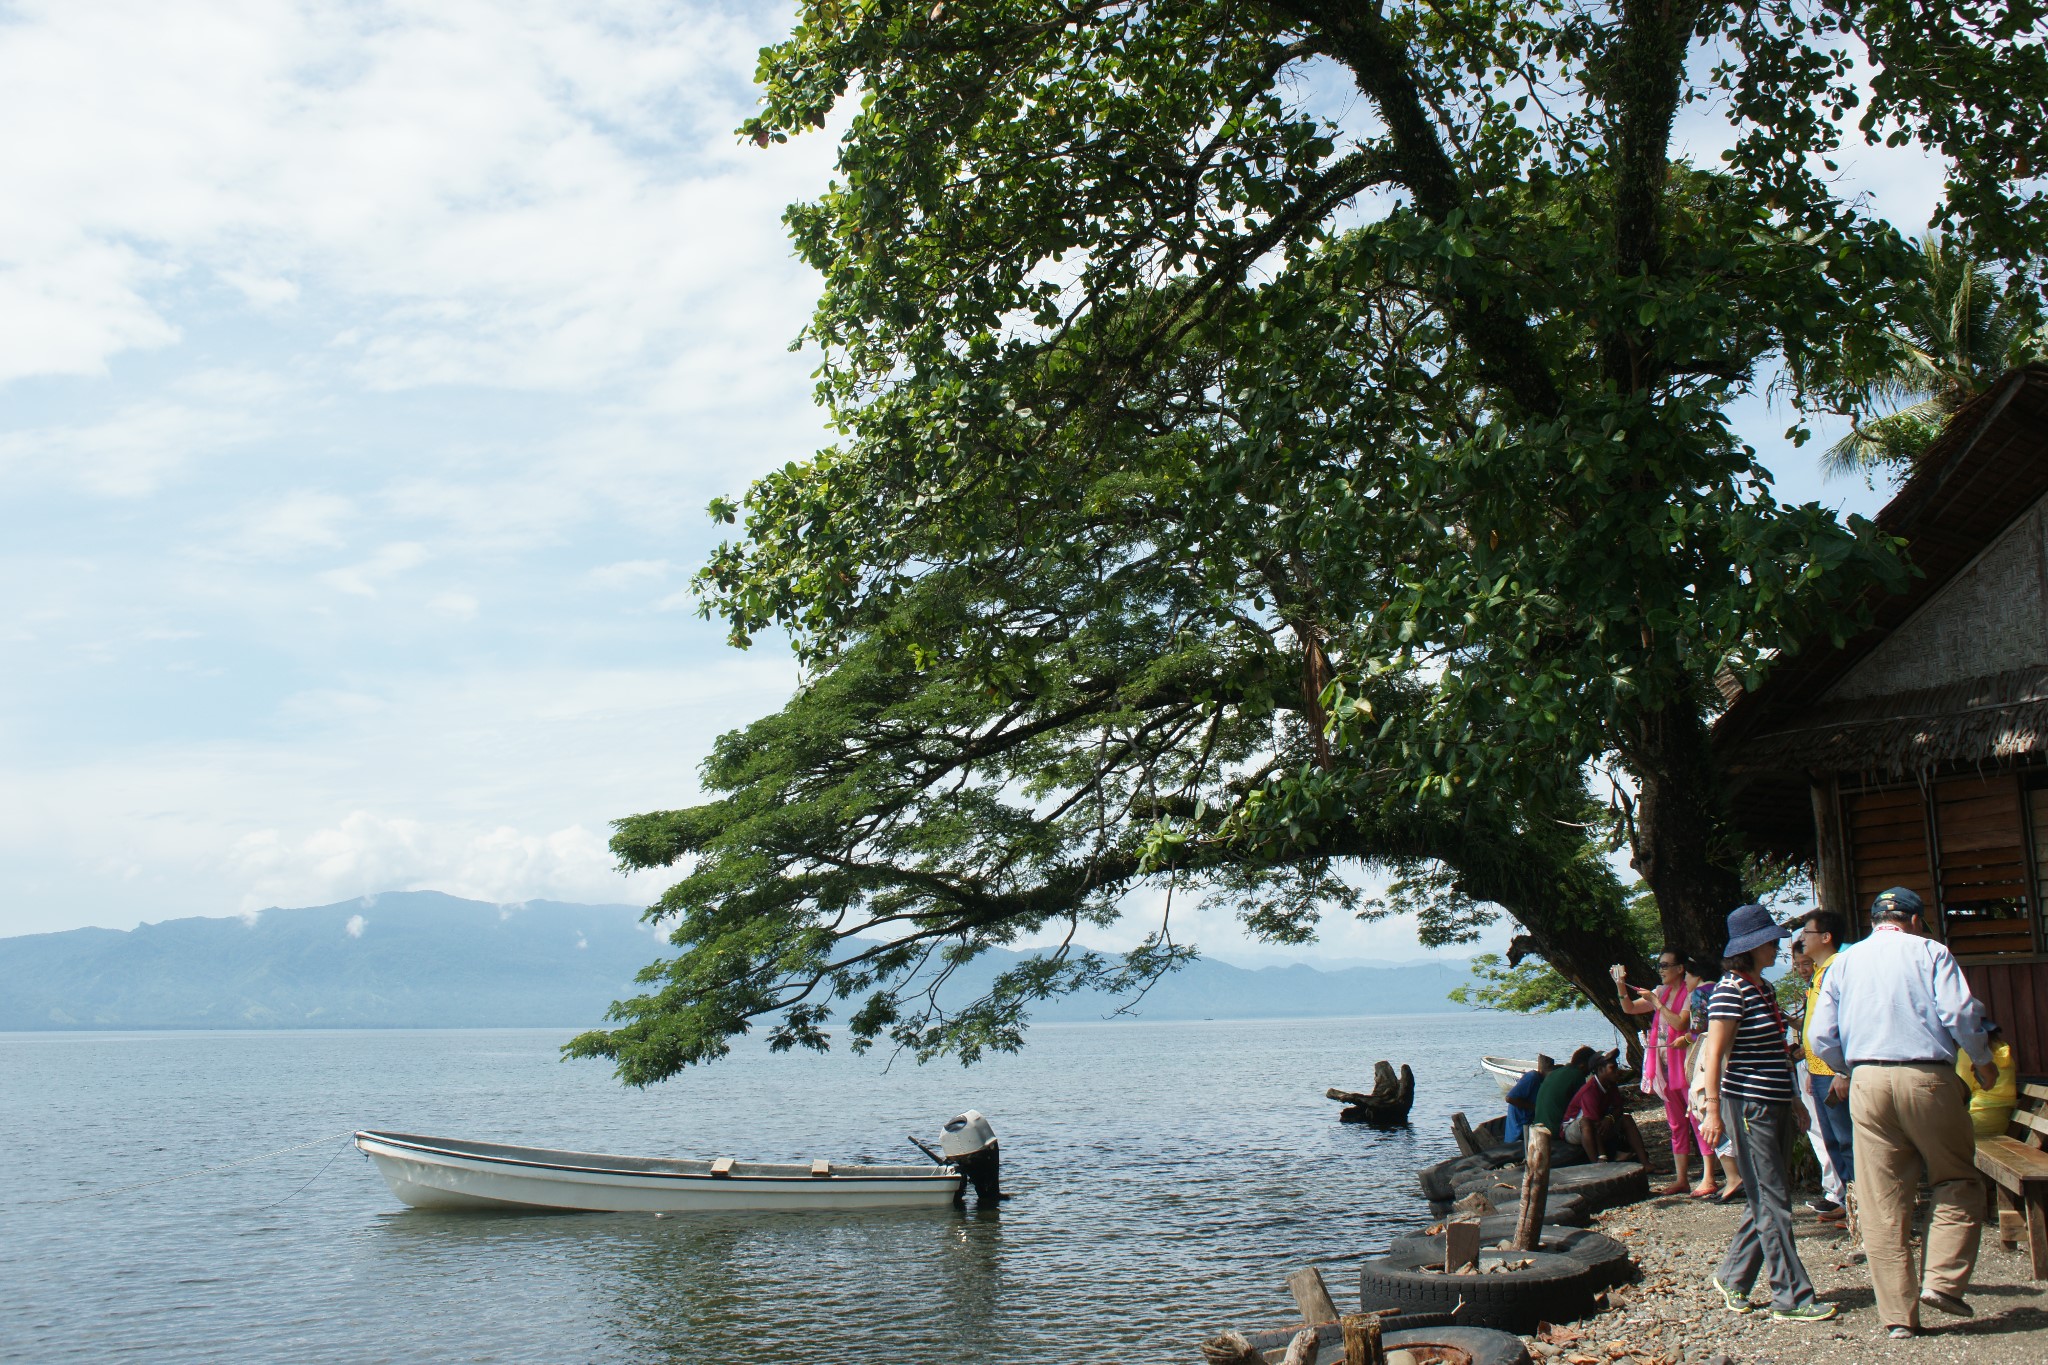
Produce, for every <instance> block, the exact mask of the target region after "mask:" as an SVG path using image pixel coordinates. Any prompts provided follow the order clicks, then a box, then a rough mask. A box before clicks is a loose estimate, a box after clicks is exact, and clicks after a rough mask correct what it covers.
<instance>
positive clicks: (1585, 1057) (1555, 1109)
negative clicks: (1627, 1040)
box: [1536, 1047, 1599, 1137]
mask: <svg viewBox="0 0 2048 1365" xmlns="http://www.w3.org/2000/svg"><path fill="white" fill-rule="evenodd" d="M1598 1055H1599V1054H1598V1053H1596V1052H1594V1051H1593V1049H1592V1048H1590V1047H1581V1048H1579V1050H1578V1051H1576V1052H1574V1053H1572V1059H1571V1060H1570V1061H1568V1062H1566V1063H1565V1064H1564V1065H1563V1066H1554V1067H1552V1068H1550V1074H1549V1075H1548V1076H1545V1077H1544V1078H1543V1084H1542V1086H1541V1087H1540V1088H1539V1089H1538V1090H1537V1091H1536V1122H1538V1123H1540V1124H1542V1125H1543V1126H1544V1127H1545V1128H1548V1129H1549V1130H1550V1132H1551V1136H1553V1137H1555V1136H1556V1135H1557V1134H1559V1133H1562V1132H1563V1131H1564V1111H1565V1107H1566V1106H1567V1105H1569V1104H1570V1103H1571V1102H1572V1096H1574V1095H1576V1094H1578V1093H1579V1087H1580V1086H1582V1085H1584V1084H1585V1083H1586V1077H1587V1075H1588V1074H1589V1073H1590V1072H1591V1071H1592V1068H1593V1059H1594V1058H1595V1057H1597V1056H1598Z"/></svg>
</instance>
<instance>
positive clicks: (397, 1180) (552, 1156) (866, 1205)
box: [355, 1116, 978, 1213]
mask: <svg viewBox="0 0 2048 1365" xmlns="http://www.w3.org/2000/svg"><path fill="white" fill-rule="evenodd" d="M977 1117H978V1116H977ZM355 1141H356V1146H357V1147H359V1148H361V1149H362V1150H363V1152H365V1153H366V1154H367V1155H368V1156H369V1158H370V1159H371V1160H372V1161H373V1162H375V1163H376V1165H377V1169H378V1170H379V1171H380V1172H382V1173H383V1176H384V1180H385V1182H386V1183H387V1184H389V1185H390V1186H391V1192H392V1193H393V1194H395V1195H397V1196H398V1197H399V1198H400V1199H401V1200H403V1201H405V1202H406V1203H408V1204H410V1205H412V1206H413V1207H414V1208H417V1209H500V1210H504V1209H556V1210H564V1209H570V1210H584V1211H589V1212H604V1213H693V1212H698V1211H703V1210H716V1209H884V1208H945V1207H947V1206H949V1205H951V1204H952V1203H953V1202H954V1200H955V1199H956V1198H957V1197H958V1196H959V1194H960V1187H961V1181H962V1180H964V1179H965V1178H966V1177H965V1176H963V1175H962V1174H961V1172H960V1170H959V1169H958V1168H957V1167H955V1166H952V1165H926V1166H837V1165H834V1164H832V1163H831V1162H827V1161H813V1162H811V1163H810V1164H809V1165H808V1166H806V1165H799V1164H796V1163H778V1162H766V1161H735V1160H733V1159H732V1158H730V1157H720V1158H718V1159H716V1160H712V1161H692V1160H688V1159H682V1158H673V1157H655V1156H605V1155H601V1154H599V1153H595V1152H562V1151H556V1150H554V1149H552V1148H547V1147H514V1146H510V1145H508V1144H505V1143H498V1142H468V1141H464V1140H462V1139H460V1138H439V1137H421V1136H419V1135H418V1134H414V1133H385V1132H368V1131H366V1132H359V1133H357V1134H356V1138H355Z"/></svg>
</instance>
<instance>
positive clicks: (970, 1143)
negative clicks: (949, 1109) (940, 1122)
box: [939, 1109, 1004, 1204]
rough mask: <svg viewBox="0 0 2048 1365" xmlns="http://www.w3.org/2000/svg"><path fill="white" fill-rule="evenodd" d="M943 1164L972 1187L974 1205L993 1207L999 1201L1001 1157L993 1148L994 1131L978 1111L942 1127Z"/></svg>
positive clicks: (1001, 1198)
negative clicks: (962, 1177)
mask: <svg viewBox="0 0 2048 1365" xmlns="http://www.w3.org/2000/svg"><path fill="white" fill-rule="evenodd" d="M939 1147H940V1150H941V1151H943V1152H944V1153H945V1157H946V1160H947V1161H950V1162H951V1163H953V1165H954V1166H956V1167H958V1168H959V1170H960V1174H962V1175H964V1176H966V1177H967V1179H968V1182H969V1183H970V1184H972V1185H973V1186H974V1197H975V1200H976V1202H978V1203H982V1204H997V1203H1001V1202H1002V1200H1003V1197H1004V1196H1003V1180H1002V1174H1003V1171H1002V1167H1003V1156H1002V1152H1001V1151H1000V1150H999V1149H998V1147H997V1144H996V1132H995V1129H993V1128H991V1127H989V1126H988V1120H987V1119H985V1118H983V1117H982V1116H981V1111H980V1110H978V1109H970V1110H968V1111H967V1112H966V1113H964V1114H961V1115H959V1116H958V1117H956V1118H953V1119H950V1120H948V1121H947V1123H946V1128H945V1132H944V1133H943V1134H942V1135H941V1136H940V1138H939Z"/></svg>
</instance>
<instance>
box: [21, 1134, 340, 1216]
mask: <svg viewBox="0 0 2048 1365" xmlns="http://www.w3.org/2000/svg"><path fill="white" fill-rule="evenodd" d="M354 1136H355V1130H354V1129H353V1128H348V1129H344V1130H343V1131H341V1132H339V1133H329V1134H328V1135H327V1136H326V1137H317V1138H314V1139H313V1140H312V1141H311V1142H301V1143H299V1144H298V1145H297V1146H293V1147H280V1148H278V1149H277V1150H276V1151H274V1152H259V1153H257V1154H256V1155H255V1156H245V1157H243V1158H242V1159H241V1160H240V1161H223V1162H221V1163H220V1164H219V1165H218V1166H202V1167H200V1168H199V1169H198V1170H196V1171H184V1172H182V1173H180V1174H178V1175H167V1176H162V1177H160V1178H158V1179H156V1180H138V1181H136V1182H135V1183H134V1184H132V1185H116V1186H114V1187H113V1188H112V1189H108V1190H88V1191H87V1192H86V1193H84V1194H74V1195H69V1196H67V1197H65V1198H63V1199H45V1200H43V1201H42V1202H43V1203H44V1204H45V1205H53V1204H75V1203H77V1202H78V1201H79V1200H81V1199H105V1198H107V1197H108V1196H110V1195H116V1194H128V1193H130V1192H131V1191H134V1190H146V1189H150V1188H151V1187H153V1186H156V1185H172V1184H176V1183H177V1182H178V1181H180V1180H191V1179H193V1178H195V1177H197V1176H202V1175H212V1174H214V1173H215V1172H217V1171H232V1170H234V1169H235V1168H236V1167H237V1166H253V1165H255V1164H256V1163H257V1162H259V1161H268V1160H270V1159H271V1158H272V1157H278V1156H287V1155H289V1154H291V1153H292V1152H303V1151H305V1150H306V1149H307V1148H308V1147H319V1146H322V1145H324V1144H326V1143H329V1142H334V1141H337V1140H339V1139H341V1138H345V1137H354ZM335 1155H336V1156H339V1155H340V1149H338V1148H337V1149H336V1152H335ZM327 1163H328V1165H329V1166H331V1165H333V1164H334V1157H329V1158H327ZM326 1170H327V1166H322V1167H321V1168H320V1170H319V1171H317V1172H315V1173H314V1175H313V1180H318V1179H319V1178H320V1176H321V1175H322V1174H324V1173H325V1172H326ZM313 1180H308V1181H307V1182H306V1185H310V1184H312V1183H313ZM306 1185H301V1186H299V1190H303V1189H304V1188H306ZM299 1190H293V1191H292V1194H288V1195H286V1196H285V1199H289V1198H291V1197H292V1195H295V1194H297V1193H298V1192H299ZM277 1202H278V1203H279V1204H282V1203H283V1202H284V1199H280V1200H278V1201H277ZM264 1207H265V1208H272V1207H275V1206H274V1205H270V1204H266V1205H264Z"/></svg>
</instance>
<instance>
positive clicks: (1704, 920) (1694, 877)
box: [1623, 702, 1748, 985]
mask: <svg viewBox="0 0 2048 1365" xmlns="http://www.w3.org/2000/svg"><path fill="white" fill-rule="evenodd" d="M1639 733H1640V735H1641V738H1640V741H1639V743H1638V744H1637V745H1636V746H1634V747H1633V748H1632V749H1630V750H1629V751H1628V752H1627V753H1625V754H1624V755H1623V760H1624V761H1625V762H1626V763H1627V765H1628V770H1629V776H1630V777H1632V778H1633V779H1634V780H1635V783H1636V805H1635V819H1634V821H1633V828H1632V829H1631V831H1630V845H1631V848H1630V851H1631V853H1632V855H1633V856H1632V858H1631V859H1630V861H1631V862H1632V863H1633V864H1634V865H1635V869H1636V872H1637V874H1638V875H1640V876H1641V877H1642V879H1643V881H1644V883H1645V884H1646V885H1648V886H1649V888H1650V891H1651V893H1652V894H1654V895H1655V896H1656V898H1657V912H1658V917H1659V918H1660V919H1661V920H1662V921H1663V926H1664V945H1663V946H1665V947H1666V948H1672V949H1676V950H1677V951H1679V952H1681V953H1683V954H1684V955H1685V956H1687V957H1710V958H1717V959H1718V958H1719V957H1720V956H1721V949H1722V947H1723V945H1724V944H1725V943H1726V942H1727V924H1728V912H1729V911H1731V910H1733V909H1735V907H1736V906H1738V905H1741V904H1742V903H1743V902H1744V901H1745V900H1747V899H1748V897H1747V896H1746V894H1745V893H1744V890H1743V885H1742V871H1741V855H1740V853H1739V852H1738V851H1737V845H1736V843H1735V841H1734V839H1733V838H1732V837H1731V835H1730V833H1729V830H1728V826H1727V821H1726V818H1725V813H1724V810H1723V807H1722V803H1721V789H1720V781H1719V777H1718V773H1717V770H1716V768H1715V766H1714V763H1713V754H1712V752H1711V749H1710V741H1711V736H1710V735H1709V733H1708V730H1707V726H1706V724H1705V722H1704V721H1702V720H1701V719H1700V715H1699V711H1698V710H1697V709H1696V708H1694V707H1693V706H1691V705H1690V704H1687V703H1683V702H1681V703H1677V704H1674V705H1672V706H1670V707H1667V708H1666V709H1665V710H1663V711H1661V712H1656V713H1653V714H1651V715H1648V716H1645V717H1644V718H1643V722H1642V726H1641V729H1640V732H1639ZM1640 984H1645V985H1647V984H1649V983H1648V982H1643V983H1640Z"/></svg>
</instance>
